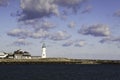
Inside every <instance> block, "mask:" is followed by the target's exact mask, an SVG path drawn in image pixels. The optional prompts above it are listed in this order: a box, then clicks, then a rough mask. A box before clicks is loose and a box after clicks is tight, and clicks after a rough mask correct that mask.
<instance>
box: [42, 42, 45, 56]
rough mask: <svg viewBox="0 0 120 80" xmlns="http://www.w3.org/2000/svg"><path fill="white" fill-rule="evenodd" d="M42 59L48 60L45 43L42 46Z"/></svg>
mask: <svg viewBox="0 0 120 80" xmlns="http://www.w3.org/2000/svg"><path fill="white" fill-rule="evenodd" d="M41 58H46V45H45V43H43V45H42V56H41Z"/></svg>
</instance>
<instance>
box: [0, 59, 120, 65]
mask: <svg viewBox="0 0 120 80" xmlns="http://www.w3.org/2000/svg"><path fill="white" fill-rule="evenodd" d="M0 64H120V60H87V59H68V58H41V59H0Z"/></svg>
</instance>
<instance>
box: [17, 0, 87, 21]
mask: <svg viewBox="0 0 120 80" xmlns="http://www.w3.org/2000/svg"><path fill="white" fill-rule="evenodd" d="M84 1H86V0H21V9H22V13H21V14H20V18H19V21H25V20H31V19H36V18H44V17H50V16H52V15H56V16H59V15H60V13H61V10H60V8H61V7H64V8H69V9H71V10H72V11H73V12H77V11H78V9H79V8H80V6H81V4H82V3H83V2H84Z"/></svg>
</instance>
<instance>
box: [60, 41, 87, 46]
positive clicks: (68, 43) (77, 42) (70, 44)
mask: <svg viewBox="0 0 120 80" xmlns="http://www.w3.org/2000/svg"><path fill="white" fill-rule="evenodd" d="M72 45H74V46H75V47H83V46H85V45H86V42H85V40H69V41H67V42H65V43H64V44H63V45H62V46H64V47H69V46H72Z"/></svg>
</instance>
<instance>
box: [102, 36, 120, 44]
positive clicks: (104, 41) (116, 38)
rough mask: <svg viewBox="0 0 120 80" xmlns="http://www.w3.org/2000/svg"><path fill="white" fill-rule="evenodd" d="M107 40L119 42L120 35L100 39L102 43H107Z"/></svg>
mask: <svg viewBox="0 0 120 80" xmlns="http://www.w3.org/2000/svg"><path fill="white" fill-rule="evenodd" d="M106 42H118V43H120V37H108V38H104V39H102V40H100V43H106Z"/></svg>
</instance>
